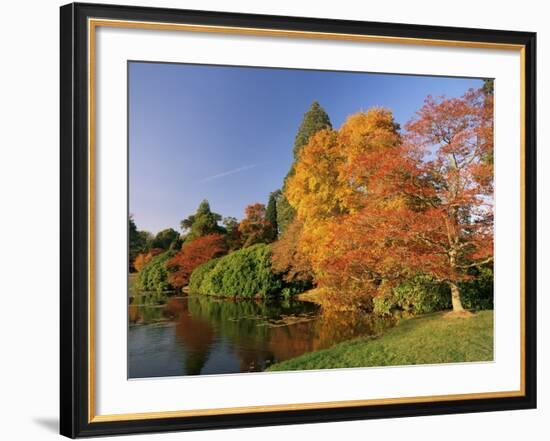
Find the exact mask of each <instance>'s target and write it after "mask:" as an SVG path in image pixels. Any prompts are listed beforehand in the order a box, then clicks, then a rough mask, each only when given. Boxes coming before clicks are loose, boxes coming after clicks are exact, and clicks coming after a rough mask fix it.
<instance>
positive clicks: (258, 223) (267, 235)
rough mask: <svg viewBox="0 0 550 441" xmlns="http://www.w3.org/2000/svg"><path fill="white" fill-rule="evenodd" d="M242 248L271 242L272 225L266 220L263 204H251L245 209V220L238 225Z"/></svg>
mask: <svg viewBox="0 0 550 441" xmlns="http://www.w3.org/2000/svg"><path fill="white" fill-rule="evenodd" d="M239 233H240V235H241V238H242V241H243V247H249V246H251V245H254V244H257V243H269V242H272V240H273V225H272V224H271V222H269V220H267V218H266V210H265V205H264V204H259V203H256V204H251V205H249V206H247V207H246V208H245V218H244V219H243V220H242V221H241V223H240V224H239Z"/></svg>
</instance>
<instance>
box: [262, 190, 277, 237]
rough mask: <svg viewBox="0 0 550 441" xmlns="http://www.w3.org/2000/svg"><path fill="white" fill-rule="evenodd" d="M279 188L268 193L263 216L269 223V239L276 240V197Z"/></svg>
mask: <svg viewBox="0 0 550 441" xmlns="http://www.w3.org/2000/svg"><path fill="white" fill-rule="evenodd" d="M280 194H281V190H275V191H274V192H272V193H271V194H270V195H269V200H268V202H267V208H266V210H265V218H266V219H267V220H268V221H269V222H270V223H271V228H272V230H273V231H272V232H271V236H272V237H271V240H277V236H278V235H279V227H278V225H277V198H278V197H280Z"/></svg>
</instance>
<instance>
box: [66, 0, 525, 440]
mask: <svg viewBox="0 0 550 441" xmlns="http://www.w3.org/2000/svg"><path fill="white" fill-rule="evenodd" d="M60 37H61V48H60V50H61V79H60V80H61V96H60V99H61V129H60V130H61V244H60V246H61V425H60V426H61V433H62V434H63V435H65V436H68V437H73V438H74V437H80V436H93V435H116V434H125V433H141V432H161V431H173V430H192V429H207V428H229V427H250V426H260V425H275V424H292V423H310V422H320V421H343V420H353V419H368V418H389V417H400V416H414V415H431V414H444V413H464V412H480V411H496V410H510V409H527V408H534V407H535V406H536V353H535V348H536V335H535V330H536V323H535V319H536V314H535V312H536V286H535V280H536V277H535V268H536V264H535V259H536V228H535V217H536V216H535V215H536V207H535V200H536V198H535V192H536V188H535V182H536V177H535V171H536V166H535V120H536V118H535V72H536V69H535V43H536V36H535V34H534V33H528V32H511V31H503V30H481V29H462V28H446V27H437V26H420V25H408V24H407V25H406V24H389V23H373V22H357V21H341V20H329V19H311V18H297V17H277V16H263V15H247V14H233V13H221V12H205V11H184V10H173V9H160V8H143V7H127V6H115V5H112V6H111V5H91V4H69V5H66V6H63V7H61V35H60Z"/></svg>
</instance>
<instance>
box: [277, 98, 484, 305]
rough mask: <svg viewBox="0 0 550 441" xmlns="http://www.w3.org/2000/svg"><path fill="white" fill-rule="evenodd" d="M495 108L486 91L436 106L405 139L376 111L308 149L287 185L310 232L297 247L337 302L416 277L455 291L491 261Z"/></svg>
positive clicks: (455, 299) (354, 300)
mask: <svg viewBox="0 0 550 441" xmlns="http://www.w3.org/2000/svg"><path fill="white" fill-rule="evenodd" d="M489 107H491V108H492V105H491V99H487V97H486V96H484V95H483V93H482V92H481V91H470V92H468V93H467V94H466V95H464V96H463V97H462V98H454V99H440V100H434V99H433V98H431V97H428V99H427V100H426V102H425V104H424V106H423V107H422V108H421V109H420V110H419V112H418V113H417V115H416V117H415V118H414V119H413V120H412V121H411V122H410V123H409V124H407V133H406V135H405V137H404V139H402V138H401V136H400V135H399V133H398V126H397V124H395V122H394V121H393V117H392V115H391V113H390V112H389V111H387V110H384V109H372V110H370V111H369V112H367V113H359V114H356V115H353V116H352V117H350V118H349V119H348V120H347V121H346V123H345V124H344V125H343V126H342V128H341V129H340V130H339V131H338V132H334V131H324V132H319V133H318V134H317V135H315V136H314V137H312V138H311V139H310V142H309V143H308V145H306V146H305V147H304V148H303V150H302V152H301V155H300V160H299V163H298V164H297V166H296V173H295V175H294V176H293V177H292V178H291V179H290V181H289V182H288V185H287V194H286V196H287V198H288V200H289V202H290V203H291V205H292V206H293V207H294V208H295V209H296V211H297V216H298V218H299V219H300V221H302V222H303V232H302V234H301V236H300V239H299V244H298V247H299V249H300V250H302V251H303V252H304V253H305V254H306V255H307V256H308V258H309V259H310V261H311V264H312V268H313V271H314V273H315V279H316V281H317V282H318V283H319V285H321V286H324V287H326V288H327V289H328V291H329V292H331V293H332V294H333V295H334V298H335V300H336V301H341V302H345V303H348V304H350V306H361V304H362V302H364V301H365V300H366V299H368V297H370V296H373V295H376V294H378V293H380V292H382V291H383V290H385V289H391V288H392V287H394V286H395V285H396V284H398V283H401V282H402V281H404V280H405V279H407V278H409V277H412V276H414V275H416V274H418V273H423V274H428V275H430V276H432V277H433V278H435V279H437V280H440V281H442V282H445V283H447V284H448V285H449V287H450V290H451V294H452V304H453V309H454V310H455V311H462V309H463V308H462V303H461V300H460V290H459V287H458V282H460V281H462V280H466V279H468V278H469V275H468V269H469V268H472V267H474V266H478V265H480V264H483V263H485V262H489V261H490V260H491V259H492V239H493V230H492V221H493V218H492V162H491V161H490V160H488V158H490V157H491V154H492V124H493V123H492V111H491V110H490V109H489Z"/></svg>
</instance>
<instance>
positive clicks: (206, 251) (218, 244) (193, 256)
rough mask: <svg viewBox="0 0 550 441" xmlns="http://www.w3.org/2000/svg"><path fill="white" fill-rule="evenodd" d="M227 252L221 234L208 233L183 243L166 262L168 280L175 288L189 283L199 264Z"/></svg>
mask: <svg viewBox="0 0 550 441" xmlns="http://www.w3.org/2000/svg"><path fill="white" fill-rule="evenodd" d="M226 253H227V244H226V241H225V238H224V236H223V235H222V234H208V235H206V236H201V237H198V238H197V239H194V240H192V241H191V242H189V243H186V244H184V245H183V247H182V249H181V251H179V252H178V253H176V254H175V255H174V256H173V257H172V258H171V259H170V260H169V261H168V263H167V268H168V270H169V273H168V281H169V282H170V284H171V285H172V286H174V287H175V288H179V289H181V288H183V287H184V286H187V284H188V283H189V278H190V277H191V274H192V273H193V271H194V270H195V268H197V267H198V266H199V265H202V264H203V263H206V262H208V261H209V260H211V259H214V258H216V257H220V256H222V255H224V254H226Z"/></svg>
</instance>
